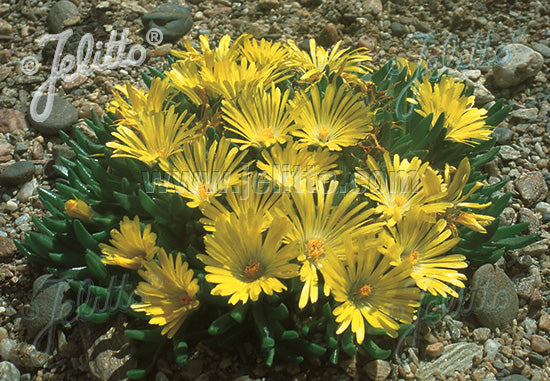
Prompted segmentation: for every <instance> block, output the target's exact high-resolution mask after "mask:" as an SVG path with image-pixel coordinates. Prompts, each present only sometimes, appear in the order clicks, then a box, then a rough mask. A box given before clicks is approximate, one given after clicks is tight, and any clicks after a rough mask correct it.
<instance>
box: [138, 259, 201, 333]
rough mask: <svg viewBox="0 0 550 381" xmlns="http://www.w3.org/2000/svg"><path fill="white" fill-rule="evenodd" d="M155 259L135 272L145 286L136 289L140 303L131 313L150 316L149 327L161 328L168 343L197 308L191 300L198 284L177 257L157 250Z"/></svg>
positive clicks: (194, 300) (195, 300)
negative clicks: (156, 326) (153, 325)
mask: <svg viewBox="0 0 550 381" xmlns="http://www.w3.org/2000/svg"><path fill="white" fill-rule="evenodd" d="M157 257H158V260H159V262H158V263H157V262H156V261H149V262H146V263H144V264H143V269H141V270H139V271H138V273H139V275H140V276H141V277H142V278H143V279H145V280H146V282H140V283H139V284H138V285H137V288H136V294H138V295H139V296H141V299H142V301H141V303H136V304H132V306H131V307H132V309H133V310H134V311H137V312H145V313H146V314H147V315H151V316H152V318H151V319H150V320H149V323H150V324H155V325H160V326H163V328H162V331H161V334H163V335H167V336H168V338H169V339H171V338H172V337H174V335H175V334H176V332H177V331H178V330H179V328H180V327H181V325H182V324H183V322H184V320H185V319H186V318H187V317H188V316H189V314H191V313H192V312H193V310H195V309H197V308H198V306H199V301H198V300H197V299H196V298H195V296H196V294H197V291H198V290H199V284H198V280H197V279H194V278H193V270H191V269H189V265H188V264H187V262H184V261H183V259H182V256H181V255H179V254H176V255H175V257H172V255H171V254H169V255H166V252H165V251H164V249H160V250H159V252H158V254H157Z"/></svg>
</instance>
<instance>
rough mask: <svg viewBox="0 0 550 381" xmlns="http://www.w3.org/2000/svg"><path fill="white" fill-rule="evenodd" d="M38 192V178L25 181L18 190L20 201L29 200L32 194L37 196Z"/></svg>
mask: <svg viewBox="0 0 550 381" xmlns="http://www.w3.org/2000/svg"><path fill="white" fill-rule="evenodd" d="M37 194H38V181H36V179H32V180H31V181H29V182H27V183H25V185H23V186H22V187H21V189H20V190H19V192H17V199H18V200H19V201H20V202H28V201H29V200H30V199H31V197H32V196H36V195H37Z"/></svg>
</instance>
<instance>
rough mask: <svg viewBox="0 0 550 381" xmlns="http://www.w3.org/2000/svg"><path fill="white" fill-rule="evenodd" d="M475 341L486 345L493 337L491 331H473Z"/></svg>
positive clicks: (483, 329)
mask: <svg viewBox="0 0 550 381" xmlns="http://www.w3.org/2000/svg"><path fill="white" fill-rule="evenodd" d="M472 334H473V335H474V340H475V341H477V342H478V343H484V342H485V341H487V339H489V337H490V336H491V330H490V329H489V328H486V327H480V328H476V329H474V330H473V332H472Z"/></svg>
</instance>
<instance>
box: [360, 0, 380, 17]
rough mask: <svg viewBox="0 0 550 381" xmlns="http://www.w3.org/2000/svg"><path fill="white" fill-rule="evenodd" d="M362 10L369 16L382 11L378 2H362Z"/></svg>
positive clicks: (365, 0) (378, 0)
mask: <svg viewBox="0 0 550 381" xmlns="http://www.w3.org/2000/svg"><path fill="white" fill-rule="evenodd" d="M363 9H364V10H365V11H366V12H367V13H370V14H373V15H379V14H380V13H382V11H383V10H384V7H383V5H382V1H380V0H364V1H363Z"/></svg>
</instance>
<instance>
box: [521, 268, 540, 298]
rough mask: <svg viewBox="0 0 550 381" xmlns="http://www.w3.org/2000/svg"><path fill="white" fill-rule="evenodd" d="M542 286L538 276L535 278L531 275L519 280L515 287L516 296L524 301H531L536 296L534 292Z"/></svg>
mask: <svg viewBox="0 0 550 381" xmlns="http://www.w3.org/2000/svg"><path fill="white" fill-rule="evenodd" d="M540 286H542V284H541V281H540V276H539V277H537V276H536V275H535V274H531V275H529V276H527V277H525V278H523V279H521V280H520V281H519V283H518V285H517V294H518V295H519V296H520V297H521V298H523V299H526V300H529V299H531V298H532V297H533V296H536V295H535V294H536V292H535V291H536V290H537V289H538V288H539V287H540Z"/></svg>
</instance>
